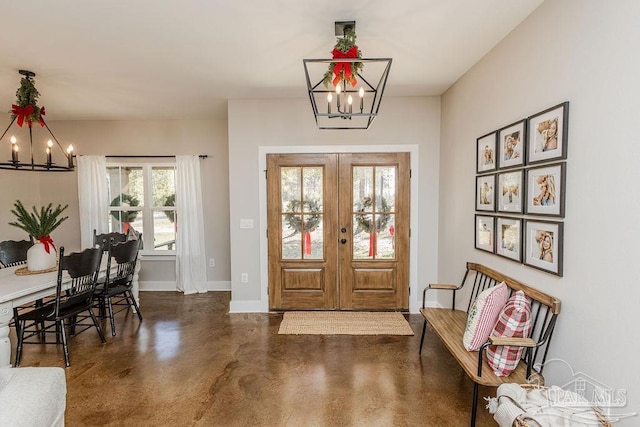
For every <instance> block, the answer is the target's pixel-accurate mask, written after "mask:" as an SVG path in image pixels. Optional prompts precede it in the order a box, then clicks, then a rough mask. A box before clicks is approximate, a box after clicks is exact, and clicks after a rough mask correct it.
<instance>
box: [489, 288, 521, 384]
mask: <svg viewBox="0 0 640 427" xmlns="http://www.w3.org/2000/svg"><path fill="white" fill-rule="evenodd" d="M530 335H531V303H530V302H529V299H528V298H527V296H526V295H525V293H524V292H522V291H518V292H516V293H514V294H513V295H512V296H511V298H509V301H507V304H505V306H504V308H503V309H502V312H501V313H500V316H499V317H498V322H497V323H496V326H495V328H493V331H492V332H491V336H492V337H515V338H528V337H529V336H530ZM523 351H524V348H522V347H509V346H501V347H498V346H494V345H490V346H489V347H487V362H489V366H491V369H493V372H494V373H495V374H496V375H497V376H499V377H507V376H509V374H511V372H513V371H514V370H515V369H516V367H517V366H518V363H519V362H520V357H522V352H523Z"/></svg>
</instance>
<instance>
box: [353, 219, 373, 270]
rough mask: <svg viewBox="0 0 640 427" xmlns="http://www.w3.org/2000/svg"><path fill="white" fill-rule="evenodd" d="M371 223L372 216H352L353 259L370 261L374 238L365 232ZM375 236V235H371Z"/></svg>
mask: <svg viewBox="0 0 640 427" xmlns="http://www.w3.org/2000/svg"><path fill="white" fill-rule="evenodd" d="M372 222H373V215H372V214H365V213H356V214H355V215H353V223H354V224H356V226H355V227H353V237H352V240H353V259H371V258H372V257H373V249H374V241H373V239H374V237H372V234H371V233H369V232H368V231H367V230H369V229H370V227H371V224H372ZM373 235H375V233H374V234H373Z"/></svg>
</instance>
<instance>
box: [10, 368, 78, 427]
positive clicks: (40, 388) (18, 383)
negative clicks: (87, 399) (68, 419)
mask: <svg viewBox="0 0 640 427" xmlns="http://www.w3.org/2000/svg"><path fill="white" fill-rule="evenodd" d="M66 405H67V380H66V377H65V373H64V369H62V368H0V426H13V427H22V426H24V427H39V426H43V427H44V426H47V427H49V426H64V410H65V407H66Z"/></svg>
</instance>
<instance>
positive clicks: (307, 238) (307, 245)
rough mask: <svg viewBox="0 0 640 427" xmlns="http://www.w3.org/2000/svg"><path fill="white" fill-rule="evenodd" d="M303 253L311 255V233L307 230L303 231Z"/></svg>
mask: <svg viewBox="0 0 640 427" xmlns="http://www.w3.org/2000/svg"><path fill="white" fill-rule="evenodd" d="M303 246H304V253H305V255H311V233H310V232H309V230H307V231H305V232H304V244H303Z"/></svg>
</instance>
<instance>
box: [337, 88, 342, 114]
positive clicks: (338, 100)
mask: <svg viewBox="0 0 640 427" xmlns="http://www.w3.org/2000/svg"><path fill="white" fill-rule="evenodd" d="M340 92H342V87H340V83H338V85H337V86H336V102H337V103H338V112H340Z"/></svg>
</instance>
